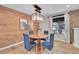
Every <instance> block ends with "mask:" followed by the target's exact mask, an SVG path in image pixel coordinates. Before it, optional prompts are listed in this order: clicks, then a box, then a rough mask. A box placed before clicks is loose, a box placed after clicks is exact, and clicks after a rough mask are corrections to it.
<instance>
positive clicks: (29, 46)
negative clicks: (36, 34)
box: [23, 33, 36, 51]
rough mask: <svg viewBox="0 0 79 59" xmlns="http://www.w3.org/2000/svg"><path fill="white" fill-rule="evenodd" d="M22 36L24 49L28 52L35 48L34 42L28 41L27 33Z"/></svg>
mask: <svg viewBox="0 0 79 59" xmlns="http://www.w3.org/2000/svg"><path fill="white" fill-rule="evenodd" d="M23 35H24V47H25V49H27V50H28V51H30V50H31V49H32V48H34V47H35V46H36V43H35V42H30V40H29V35H28V34H27V33H25V34H23Z"/></svg>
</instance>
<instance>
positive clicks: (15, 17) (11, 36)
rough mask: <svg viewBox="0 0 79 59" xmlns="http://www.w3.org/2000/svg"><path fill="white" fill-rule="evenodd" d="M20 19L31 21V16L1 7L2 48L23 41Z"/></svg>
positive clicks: (0, 34)
mask: <svg viewBox="0 0 79 59" xmlns="http://www.w3.org/2000/svg"><path fill="white" fill-rule="evenodd" d="M20 18H24V19H26V20H31V17H30V15H27V14H24V13H21V12H18V11H16V10H13V9H10V8H7V7H4V6H1V5H0V48H2V47H5V46H8V45H11V44H14V43H17V42H20V41H22V34H23V33H24V32H25V31H20V25H19V23H20Z"/></svg>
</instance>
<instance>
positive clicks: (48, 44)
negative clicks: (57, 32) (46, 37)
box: [42, 33, 54, 50]
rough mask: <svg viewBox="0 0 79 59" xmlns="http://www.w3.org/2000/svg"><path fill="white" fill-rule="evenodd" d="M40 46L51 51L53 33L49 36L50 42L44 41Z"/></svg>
mask: <svg viewBox="0 0 79 59" xmlns="http://www.w3.org/2000/svg"><path fill="white" fill-rule="evenodd" d="M42 45H43V46H44V47H46V48H48V49H49V50H51V49H52V48H53V46H54V33H52V34H50V41H49V42H47V41H45V42H43V43H42Z"/></svg>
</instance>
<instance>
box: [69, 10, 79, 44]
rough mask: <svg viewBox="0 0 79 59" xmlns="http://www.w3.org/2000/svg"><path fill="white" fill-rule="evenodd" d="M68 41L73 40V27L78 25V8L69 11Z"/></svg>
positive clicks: (71, 41)
mask: <svg viewBox="0 0 79 59" xmlns="http://www.w3.org/2000/svg"><path fill="white" fill-rule="evenodd" d="M69 14H70V43H73V42H74V30H73V28H75V27H79V9H78V10H74V11H71V12H70V13H69Z"/></svg>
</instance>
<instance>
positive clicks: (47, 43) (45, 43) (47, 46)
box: [42, 42, 51, 50]
mask: <svg viewBox="0 0 79 59" xmlns="http://www.w3.org/2000/svg"><path fill="white" fill-rule="evenodd" d="M42 45H43V46H45V47H46V48H48V49H49V50H51V46H50V44H49V42H44V43H42Z"/></svg>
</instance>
